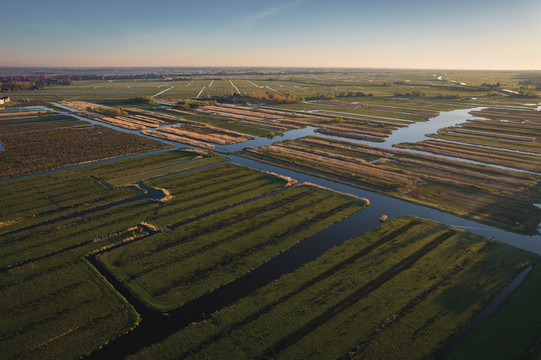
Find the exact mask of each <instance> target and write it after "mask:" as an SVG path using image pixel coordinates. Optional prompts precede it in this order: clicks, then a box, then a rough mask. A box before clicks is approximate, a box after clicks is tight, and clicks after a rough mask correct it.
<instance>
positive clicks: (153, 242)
mask: <svg viewBox="0 0 541 360" xmlns="http://www.w3.org/2000/svg"><path fill="white" fill-rule="evenodd" d="M288 198H289V200H287V199H288ZM282 199H283V200H282ZM284 200H287V201H288V202H286V203H284ZM316 203H317V204H318V208H317V209H314V207H313V205H314V204H316ZM362 203H363V202H362V201H357V200H355V199H353V198H349V197H347V196H343V195H334V194H332V193H330V192H328V191H326V190H322V189H318V188H311V187H309V186H300V187H296V188H293V189H289V190H285V191H282V192H280V193H278V194H276V195H272V196H269V197H264V198H261V199H258V200H255V201H253V202H248V203H245V204H244V205H240V206H237V207H233V208H230V209H228V210H224V211H223V212H218V213H216V214H215V215H211V216H209V217H207V218H204V219H201V220H199V221H198V222H197V223H196V224H191V225H187V226H181V227H178V228H175V229H174V230H171V231H170V232H167V233H164V234H162V235H160V236H157V235H156V236H153V237H150V238H149V239H147V240H146V241H145V242H144V243H133V244H130V245H127V246H125V247H123V248H122V249H117V250H113V251H111V252H108V253H106V254H103V255H100V257H99V260H100V261H101V262H102V263H103V264H104V265H105V266H107V267H108V268H109V269H110V271H111V272H112V273H113V274H115V276H117V277H119V278H120V279H121V280H122V281H124V282H125V284H126V286H128V287H129V288H130V289H132V291H134V292H135V294H136V296H140V298H141V300H143V301H145V302H149V301H150V304H149V305H150V306H159V307H164V306H166V307H169V306H171V305H167V304H169V303H171V304H179V303H180V304H181V303H184V302H186V301H189V300H190V299H193V298H194V297H196V296H198V294H200V295H202V294H204V293H206V292H208V291H210V290H212V289H213V288H215V287H216V286H219V284H220V283H222V282H223V281H226V282H227V280H226V279H232V278H231V276H234V277H236V276H238V275H235V274H240V273H243V272H245V271H247V270H248V269H250V268H252V267H254V266H257V265H256V264H260V263H261V261H266V260H265V259H268V258H269V256H270V257H272V256H273V255H272V254H276V251H278V252H280V251H283V250H282V249H284V247H285V248H288V247H290V246H292V245H294V244H295V243H297V242H298V241H300V240H301V239H303V238H305V237H306V236H309V235H308V234H313V233H314V232H315V231H318V230H317V229H321V227H322V226H324V227H326V226H328V225H323V224H325V223H326V224H329V222H334V221H336V220H333V219H338V218H342V217H344V216H347V214H351V213H352V212H354V211H357V210H359V209H360V208H362V206H363V205H362ZM256 208H258V210H255V209H256ZM286 219H287V220H286ZM209 225H210V227H209ZM173 239H174V240H173ZM149 249H152V252H151V253H149ZM226 254H227V255H226ZM144 264H146V265H144ZM150 264H153V265H151V266H150ZM142 266H144V267H142ZM231 271H233V273H232V274H231ZM212 274H214V275H212ZM211 275H212V276H211ZM157 279H160V281H159V282H156V280H157ZM229 281H230V280H229ZM187 288H189V289H191V290H190V291H186V290H185V289H187ZM139 294H141V295H139ZM162 304H163V305H162ZM177 306H178V305H177Z"/></svg>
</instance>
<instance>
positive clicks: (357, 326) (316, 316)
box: [130, 217, 539, 359]
mask: <svg viewBox="0 0 541 360" xmlns="http://www.w3.org/2000/svg"><path fill="white" fill-rule="evenodd" d="M538 262H539V258H537V257H534V256H530V255H527V254H526V253H522V252H520V251H515V250H512V249H509V248H507V247H506V246H503V245H500V244H496V243H495V242H493V241H490V240H488V239H486V238H482V237H477V236H472V235H471V234H467V233H465V232H462V231H457V230H455V229H452V228H449V227H447V226H444V225H442V224H438V223H433V222H429V221H426V220H421V219H418V218H414V217H403V218H399V219H394V220H392V221H391V222H390V223H389V224H387V225H385V226H384V227H382V228H380V229H378V230H377V231H374V232H372V233H369V234H366V235H364V236H363V237H360V238H356V239H352V240H349V241H348V242H346V243H344V244H343V245H341V246H339V247H337V248H334V249H332V250H330V251H329V252H327V253H326V254H324V255H322V256H321V257H319V258H318V259H316V260H315V261H313V262H311V263H309V264H307V265H305V266H304V267H302V268H300V269H298V270H296V271H295V272H293V273H291V274H288V275H286V276H283V277H282V278H280V279H278V280H276V281H274V282H272V283H271V284H269V285H267V286H265V287H264V288H261V289H260V290H258V291H256V292H255V293H253V294H251V295H250V296H247V297H246V298H244V299H242V300H239V301H238V302H236V303H234V304H232V305H231V306H228V307H226V308H224V309H223V310H221V311H219V312H217V313H214V314H212V315H211V316H210V318H209V319H206V320H204V321H202V322H200V323H197V324H191V325H189V326H188V327H186V328H185V329H183V330H182V331H179V332H177V333H175V334H173V335H171V336H170V337H168V338H167V339H165V340H164V341H162V342H160V343H157V344H155V345H154V346H152V347H150V348H147V349H144V350H142V351H141V352H139V353H137V354H135V355H134V356H132V357H130V358H133V359H150V358H157V357H160V358H163V357H174V358H179V359H180V358H181V359H184V358H189V359H205V358H209V357H212V358H223V359H231V358H266V357H273V358H280V359H287V358H291V359H299V358H319V359H329V358H333V359H334V358H341V357H348V358H352V357H353V358H362V359H380V358H395V359H397V358H400V359H409V358H411V359H418V358H425V357H429V356H433V355H435V354H437V353H438V350H440V349H441V348H442V345H444V344H446V342H448V341H449V338H452V336H453V334H455V333H456V332H457V331H459V330H460V329H461V328H462V327H464V325H465V324H468V322H469V321H471V319H472V318H473V317H474V316H475V314H476V313H478V312H479V309H481V308H483V307H484V306H485V305H486V304H487V303H488V302H489V301H490V300H491V298H492V297H493V296H494V294H495V293H498V292H499V291H501V289H502V288H503V287H505V285H506V284H507V283H508V282H510V281H511V279H512V278H513V277H515V276H516V275H518V274H519V273H520V272H521V271H523V270H524V269H525V268H526V267H528V266H531V265H533V264H539V263H538ZM537 267H539V265H536V267H535V270H538V269H537ZM536 273H537V271H536ZM504 274H506V275H504ZM536 276H537V275H533V274H530V275H529V277H528V278H527V279H526V280H525V281H524V283H523V284H522V285H521V286H522V287H523V289H524V291H532V292H539V286H538V285H537V284H536ZM421 284H422V285H421ZM419 285H421V286H419ZM527 289H528V290H527ZM517 295H518V293H517ZM513 300H514V299H513ZM513 300H512V301H511V302H510V303H509V304H510V305H509V306H512V304H513V303H514V302H513ZM506 310H507V308H504V309H502V310H501V312H500V314H501V315H500V314H499V317H501V316H509V315H508V314H509V313H506ZM536 316H539V315H536ZM532 322H534V321H532ZM536 328H539V326H538V325H537V326H536ZM527 331H531V333H529V334H528V335H527V334H526V333H527ZM537 331H539V329H535V330H534V329H529V330H525V334H521V335H524V336H525V338H530V337H528V336H529V335H531V334H535V333H536V332H537ZM496 332H502V334H503V333H506V328H505V327H499V328H498V330H496ZM329 334H332V335H333V336H329ZM494 335H496V334H494ZM510 336H511V337H512V338H513V339H515V338H516V337H515V336H512V335H510ZM475 339H476V337H472V343H474V344H475ZM509 343H512V340H511V339H510V340H509ZM491 346H495V348H496V349H498V348H503V346H502V347H499V346H497V345H491ZM496 349H495V350H494V353H497V351H498V350H496ZM521 349H522V351H524V350H525V347H524V345H523V346H522V348H521ZM515 350H516V349H515Z"/></svg>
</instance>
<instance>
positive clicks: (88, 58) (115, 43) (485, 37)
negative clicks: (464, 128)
mask: <svg viewBox="0 0 541 360" xmlns="http://www.w3.org/2000/svg"><path fill="white" fill-rule="evenodd" d="M0 11H1V21H0V34H1V36H0V65H1V66H330V67H408V68H456V69H466V68H472V69H541V0H512V1H511V0H505V1H504V0H449V1H443V0H379V1H364V0H359V1H349V0H335V1H329V0H327V1H320V0H314V1H310V0H304V1H303V0H299V1H282V0H276V1H274V2H272V1H265V2H263V1H245V0H242V1H235V0H230V1H216V0H206V1H172V0H171V1H164V0H155V1H140V0H131V1H128V0H120V1H117V0H109V1H103V0H94V1H90V0H84V1H82V0H71V1H66V0H17V1H7V0H0Z"/></svg>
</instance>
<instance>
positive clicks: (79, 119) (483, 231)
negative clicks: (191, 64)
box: [0, 68, 541, 359]
mask: <svg viewBox="0 0 541 360" xmlns="http://www.w3.org/2000/svg"><path fill="white" fill-rule="evenodd" d="M0 70H1V69H0ZM43 71H45V72H47V71H49V70H47V69H45V70H43ZM63 71H64V70H62V69H59V70H58V72H59V73H62V72H63ZM65 71H68V72H69V71H75V70H65ZM89 71H90V70H89ZM91 71H92V72H93V71H95V72H96V74H94V73H92V74H90V73H86V75H84V76H82V77H80V78H77V77H76V79H77V80H73V81H70V82H66V84H65V85H60V84H55V85H49V86H45V87H44V88H43V89H39V90H21V91H3V92H2V93H1V95H2V96H9V97H10V98H11V100H12V102H11V103H8V104H6V105H5V106H4V108H3V109H0V202H1V203H2V206H1V207H0V293H1V294H2V299H0V304H1V306H0V317H1V319H2V320H3V321H2V324H1V325H0V349H1V351H0V359H3V358H6V359H16V358H19V359H20V358H24V359H27V358H28V359H43V358H54V359H58V358H61V359H64V358H66V359H77V358H81V357H82V358H86V359H104V358H115V359H116V358H119V359H120V358H133V359H154V358H175V359H184V358H187V359H188V358H190V359H203V358H212V359H220V358H223V359H267V358H282V359H283V358H290V359H307V358H310V359H350V358H354V359H419V358H425V359H428V358H448V359H468V358H476V359H477V358H486V359H493V358H502V357H504V358H506V359H507V358H509V359H522V358H525V359H527V358H539V356H540V354H541V346H540V345H539V341H538V339H539V338H540V336H541V326H540V325H539V324H541V312H540V311H539V310H538V309H537V307H536V306H535V305H536V299H537V298H538V297H539V296H540V295H541V287H540V286H539V282H540V281H541V272H540V269H541V265H540V258H539V256H538V255H536V254H541V246H540V245H539V244H541V236H540V235H541V227H540V225H541V205H540V204H541V150H540V149H541V146H540V144H541V142H540V141H541V139H540V134H541V132H540V131H541V115H540V114H541V113H540V111H539V110H540V109H541V106H540V105H541V103H539V98H536V96H537V97H538V96H541V91H540V90H539V88H536V84H537V83H536V81H537V80H536V79H538V77H537V76H538V74H537V73H536V72H511V71H510V72H498V71H494V72H491V71H440V70H438V71H435V70H374V69H297V68H292V69H288V68H283V69H266V68H265V69H263V68H261V69H255V68H254V69H237V68H225V69H210V68H201V69H189V68H188V69H182V71H181V70H179V71H178V72H176V70H174V69H173V70H171V69H169V70H168V72H167V73H165V72H164V73H163V74H162V73H161V72H162V71H165V70H164V69H155V72H148V73H139V74H131V75H127V76H125V78H124V77H123V76H120V75H109V74H108V73H107V71H111V72H113V73H115V71H116V70H111V69H109V70H100V69H96V70H91ZM101 71H103V74H102V73H101ZM118 71H119V73H123V72H124V71H127V70H126V69H124V70H118ZM145 71H148V70H145ZM81 79H84V80H81ZM69 83H71V85H68V84H69ZM487 83H488V84H487ZM496 83H498V85H496ZM510 91H511V92H510ZM415 215H417V216H419V217H417V216H415ZM421 217H423V218H426V219H423V218H421ZM427 219H430V220H427ZM466 230H467V231H471V232H467V231H466ZM490 238H492V239H490ZM502 242H503V243H505V244H503V243H502ZM510 245H512V246H510ZM513 246H514V247H513ZM515 247H516V248H515ZM517 248H518V249H517ZM521 249H523V250H521ZM524 250H528V251H529V252H528V251H524Z"/></svg>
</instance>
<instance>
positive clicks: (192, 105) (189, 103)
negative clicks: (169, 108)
mask: <svg viewBox="0 0 541 360" xmlns="http://www.w3.org/2000/svg"><path fill="white" fill-rule="evenodd" d="M208 105H216V100H206V101H203V100H183V101H179V102H178V103H177V104H176V105H175V106H174V107H175V108H177V109H184V110H190V109H196V108H198V107H200V106H208Z"/></svg>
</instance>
